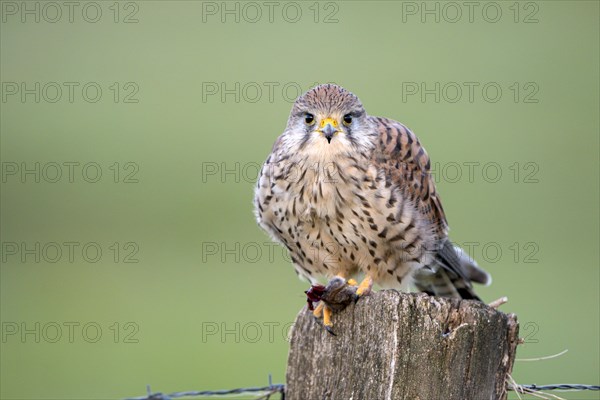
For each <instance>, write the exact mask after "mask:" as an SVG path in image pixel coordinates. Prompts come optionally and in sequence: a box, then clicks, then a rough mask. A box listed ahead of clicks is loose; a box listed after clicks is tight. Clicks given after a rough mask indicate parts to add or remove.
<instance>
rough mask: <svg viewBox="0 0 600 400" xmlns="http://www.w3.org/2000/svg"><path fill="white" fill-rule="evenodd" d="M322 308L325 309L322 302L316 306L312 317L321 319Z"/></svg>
mask: <svg viewBox="0 0 600 400" xmlns="http://www.w3.org/2000/svg"><path fill="white" fill-rule="evenodd" d="M323 307H325V304H324V303H323V302H320V303H319V304H318V305H317V307H315V309H314V311H313V315H314V316H315V318H321V315H322V314H323Z"/></svg>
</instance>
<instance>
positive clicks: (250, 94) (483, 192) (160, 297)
mask: <svg viewBox="0 0 600 400" xmlns="http://www.w3.org/2000/svg"><path fill="white" fill-rule="evenodd" d="M35 4H36V2H24V3H21V2H6V1H3V2H2V13H3V14H2V18H3V19H2V25H1V30H0V34H1V41H0V45H1V81H2V83H3V87H2V95H3V99H2V103H0V106H1V114H0V120H1V125H0V128H1V139H2V142H1V158H2V162H3V164H2V168H3V177H2V178H3V179H2V192H1V201H2V204H1V220H2V221H1V235H2V238H1V239H2V266H1V309H0V310H1V320H2V323H3V325H2V329H3V338H2V342H1V354H0V355H1V364H0V365H1V382H0V386H1V392H0V395H1V397H2V399H112V398H122V397H126V396H134V395H143V394H144V393H145V385H146V384H150V385H151V386H152V389H153V390H155V391H162V392H165V393H167V392H171V391H180V390H192V389H197V390H200V389H219V388H234V387H243V386H255V385H265V384H266V383H267V377H268V374H269V373H271V374H272V376H273V381H274V382H284V381H285V364H286V357H287V351H288V342H287V341H286V331H287V328H288V327H289V325H290V323H291V322H293V320H294V318H295V316H296V313H297V312H298V311H299V310H300V308H301V307H302V306H303V305H304V302H305V300H304V297H303V293H302V291H303V290H305V289H306V287H307V285H306V284H305V283H302V282H300V281H298V280H297V278H296V275H295V274H294V272H293V269H292V268H291V267H290V265H289V261H288V260H287V257H286V256H285V254H284V253H283V250H282V249H281V248H280V247H269V244H268V243H269V239H268V237H267V236H266V235H265V234H264V233H263V232H262V231H260V230H259V228H258V227H257V226H256V224H255V221H254V217H253V213H252V197H253V181H254V178H255V176H256V168H257V165H259V164H260V163H262V161H263V160H264V159H265V158H266V155H267V154H268V153H269V151H270V148H271V145H272V143H273V142H274V140H275V138H276V137H277V136H278V135H279V134H280V133H281V132H282V130H283V129H284V127H285V124H286V120H287V116H288V113H289V110H290V108H291V103H292V101H293V97H295V95H296V94H297V90H298V89H299V88H301V90H306V89H308V88H310V87H311V86H312V85H313V84H314V83H315V82H335V83H338V84H341V85H343V86H344V87H346V88H347V89H349V90H351V91H353V92H354V93H356V94H357V95H358V96H359V97H360V98H361V100H362V101H363V103H364V105H365V107H366V109H367V111H368V112H369V113H370V114H372V115H379V116H386V117H389V118H393V119H397V120H400V121H402V122H403V123H405V124H406V125H408V126H409V127H411V128H412V129H413V130H414V131H415V132H416V133H417V135H419V137H420V139H421V141H422V142H423V143H424V145H425V147H426V148H427V150H428V152H429V154H430V156H431V157H432V160H433V162H434V167H435V168H436V178H437V180H438V189H439V191H440V192H441V195H442V199H443V201H444V207H445V209H446V213H447V215H448V219H449V222H450V225H451V227H452V232H451V236H452V239H453V240H455V241H456V242H458V243H462V244H465V243H467V244H468V243H469V242H475V243H476V245H473V246H472V251H471V253H472V255H473V256H474V257H475V258H476V259H477V260H478V261H479V263H480V264H481V265H482V266H484V267H485V268H486V269H487V270H488V271H490V272H491V274H492V275H493V277H494V282H493V284H492V286H490V287H485V288H480V289H479V293H480V294H481V296H482V297H483V298H484V299H486V300H489V301H491V300H494V299H496V298H498V297H500V296H504V295H506V296H508V297H509V298H510V302H509V303H508V304H507V305H505V306H503V310H504V311H505V312H514V313H516V314H518V316H519V320H520V321H521V323H522V336H524V337H526V344H525V345H523V346H521V347H519V351H518V357H519V358H534V357H540V356H547V355H551V354H555V353H558V352H561V351H562V350H564V349H568V350H569V351H568V353H566V354H565V355H563V356H561V357H559V358H556V359H551V360H546V361H539V362H526V361H517V362H516V365H515V368H514V378H515V379H516V381H517V382H519V383H537V384H544V383H562V382H573V383H588V384H598V382H599V381H600V378H599V358H600V354H599V340H598V338H599V313H600V310H599V303H600V301H599V284H600V281H599V257H598V242H599V214H598V204H599V183H598V182H599V173H598V170H599V155H598V148H599V143H598V137H599V135H598V130H599V112H598V110H599V91H598V87H599V78H598V71H599V47H600V46H599V6H598V4H599V3H598V2H596V1H575V2H567V1H541V2H525V3H516V5H515V3H514V2H499V3H494V4H496V5H497V7H496V6H493V5H492V6H488V5H487V3H486V2H483V3H476V6H475V8H474V10H473V17H472V22H471V21H469V10H468V8H466V7H464V6H460V7H461V16H457V14H456V7H455V6H452V5H450V6H448V4H447V3H443V2H439V3H436V2H428V3H427V4H426V5H425V3H421V2H404V3H402V2H397V3H395V2H391V1H384V2H377V1H369V2H367V1H349V2H321V3H316V4H315V3H314V2H306V3H293V4H290V3H289V2H278V3H276V5H275V6H274V7H275V8H274V9H273V14H272V20H271V21H270V20H269V19H270V18H271V17H270V16H269V8H268V6H266V5H264V3H262V2H259V3H252V4H250V5H248V3H236V2H227V3H222V2H215V3H213V2H204V3H202V2H194V1H173V2H171V1H140V2H130V3H126V2H123V3H114V2H112V1H110V2H98V3H97V4H98V5H99V8H100V10H101V12H102V15H101V17H100V18H99V21H98V22H95V23H93V22H88V21H86V19H85V18H87V19H88V20H90V21H91V20H94V19H95V18H96V16H95V15H96V8H95V6H88V5H87V3H86V2H82V3H76V4H78V5H77V6H76V8H74V11H73V21H72V22H70V21H69V18H70V17H69V12H68V8H67V7H66V6H64V5H63V6H61V8H62V17H61V18H58V17H57V14H56V9H55V8H52V6H46V5H45V3H44V2H38V3H37V4H38V5H37V6H36V5H35ZM58 4H59V5H60V4H62V3H58ZM255 4H258V5H259V7H260V10H261V13H262V15H261V16H260V17H257V14H256V7H255V6H254V5H255ZM436 4H437V5H436ZM454 4H459V5H460V4H462V3H454ZM15 7H16V9H15ZM24 7H28V9H33V10H34V11H33V12H34V14H31V15H30V14H26V13H25V14H24V18H25V22H23V21H22V20H21V18H22V14H21V13H22V11H23V8H24ZM35 7H39V9H38V10H39V14H38V15H39V18H40V20H39V22H36V21H35V18H36V15H35V13H36V11H35ZM225 7H226V8H227V9H229V10H234V11H233V14H227V13H224V14H223V10H224V8H225ZM425 7H427V9H431V10H435V9H436V8H435V7H437V9H438V10H439V11H438V12H439V16H438V17H437V18H439V21H436V15H435V14H427V13H424V11H425ZM452 7H454V8H452ZM490 7H491V8H490ZM298 8H299V9H300V11H301V13H302V14H301V15H300V16H299V17H297V14H296V13H297V10H298ZM497 8H499V9H500V11H501V12H502V14H501V16H500V18H497V17H496V11H497ZM84 9H85V10H84ZM484 9H485V11H484ZM15 10H16V11H15ZM235 10H238V11H237V12H236V11H235ZM317 10H318V13H317ZM117 11H118V12H117ZM434 12H435V11H434ZM236 13H237V16H236ZM84 17H85V18H84ZM222 18H224V19H225V21H224V22H223V21H222ZM236 18H238V19H239V22H236ZM423 18H424V21H423V20H422V19H423ZM54 19H58V20H57V21H56V22H51V21H52V20H54ZM135 19H137V22H135V21H134V20H135ZM296 19H298V21H297V22H293V21H294V20H296ZM495 19H498V21H497V22H492V21H493V20H495ZM115 20H116V21H117V22H115ZM125 20H126V21H128V23H126V22H125ZM255 20H256V21H255ZM315 20H316V21H317V22H315ZM253 21H254V22H253ZM336 21H337V22H336ZM36 82H39V83H40V89H39V90H38V91H37V93H38V95H39V97H40V99H39V102H36V101H35V100H36V99H35V96H36V94H35V93H33V94H27V95H25V97H24V98H22V97H21V89H22V88H21V83H25V85H26V88H29V89H33V91H34V92H35V91H36V89H35V84H36ZM49 82H55V83H56V84H49V85H48V83H49ZM65 82H75V83H76V84H78V85H79V86H73V87H74V91H73V98H72V100H73V101H72V102H71V101H70V100H69V91H68V88H67V86H66V85H71V84H66V85H65ZM90 82H94V83H95V84H91V85H88V86H90V87H91V89H90V88H88V89H89V90H88V91H87V92H86V94H85V95H87V96H88V97H87V98H85V97H84V94H82V88H83V86H84V85H86V84H87V83H90ZM436 82H439V85H440V86H439V87H440V89H439V90H438V91H437V93H438V95H439V97H440V98H439V101H436V98H435V94H431V93H430V94H427V95H425V97H424V98H422V97H421V94H422V92H421V89H422V88H421V86H420V85H421V83H425V85H426V87H425V88H424V89H427V88H429V89H432V88H433V89H434V92H435V91H436V90H435V85H436ZM465 82H474V83H473V85H476V86H474V88H475V89H474V97H473V98H472V101H471V99H469V96H468V94H469V93H468V90H467V86H465ZM75 83H74V84H72V85H75ZM222 83H223V84H225V85H226V86H225V87H224V89H226V90H231V91H230V92H228V93H229V94H225V96H224V98H222V96H221V95H222V89H223V87H222V86H221V84H222ZM236 83H237V84H238V85H239V90H237V91H236ZM115 84H116V85H115ZM486 84H488V86H487V88H488V89H489V90H488V89H486V90H488V91H487V92H486V93H482V88H483V87H484V85H486ZM515 84H516V85H515ZM57 86H60V87H61V88H62V97H61V98H59V99H58V100H57V101H56V102H54V103H53V102H51V101H53V99H54V98H55V97H56V93H57V92H56V87H57ZM97 86H99V87H100V88H101V89H102V95H101V96H100V97H99V98H98V101H97V102H91V98H93V97H94V96H95V93H94V90H95V89H94V88H95V87H97ZM456 86H459V87H461V88H462V94H461V95H460V96H458V98H457V94H456V91H455V90H456ZM257 87H259V88H260V89H261V92H260V93H258V92H257V91H256V88H257ZM269 87H272V88H273V91H272V93H269ZM496 87H500V88H501V90H502V95H501V96H500V97H499V98H498V99H497V101H495V102H493V101H492V99H493V98H494V97H495V96H496V95H495V92H494V90H495V88H496ZM284 88H285V90H284ZM415 88H418V90H419V92H418V93H416V94H414V95H411V94H410V93H411V92H410V90H413V91H414V89H415ZM517 88H518V91H517ZM15 91H18V92H17V93H16V94H12V93H13V92H15ZM214 92H217V93H214ZM236 96H238V97H239V98H236ZM486 96H487V97H486ZM86 99H87V100H86ZM454 100H456V101H454ZM65 162H77V163H79V165H78V166H74V167H73V168H74V169H73V171H74V175H73V179H72V180H73V182H69V177H68V172H69V168H68V167H67V166H64V165H63V166H62V167H61V172H62V177H61V179H59V180H58V182H55V183H53V182H51V181H52V180H56V179H54V176H55V174H56V168H55V167H56V164H54V163H57V164H59V165H61V164H63V163H65ZM436 162H437V163H438V164H436ZM22 163H25V164H22ZM35 163H39V171H40V181H39V182H36V181H35V180H36V179H35V178H36V177H35V175H34V174H26V175H25V176H24V177H23V176H22V175H21V172H22V170H23V167H25V168H30V169H31V168H35ZM88 163H97V164H90V165H91V167H89V165H88V166H87V167H86V168H87V169H86V170H85V176H83V175H82V174H83V172H82V167H83V166H84V165H85V164H88ZM115 163H118V164H115ZM465 163H479V164H473V165H474V167H473V168H474V175H473V176H472V177H469V175H468V172H469V170H468V165H469V164H465ZM515 163H517V164H515ZM436 165H437V167H436ZM457 165H458V166H460V170H457V169H456V166H457ZM486 165H491V167H486V168H487V169H486V170H485V171H484V168H483V167H484V166H486ZM94 166H95V167H94ZM15 168H16V170H15ZM90 168H91V169H90ZM490 168H491V169H490ZM97 169H100V171H101V172H102V176H101V177H100V178H99V179H98V181H97V182H95V183H91V182H88V181H86V179H87V180H94V176H95V174H96V170H97ZM497 170H499V171H500V172H501V173H502V176H501V177H500V178H499V179H498V180H497V181H496V182H494V181H495V180H496V178H495V177H496V171H497ZM15 171H16V172H15ZM115 171H119V174H116V173H115ZM457 171H458V172H457ZM517 171H518V174H517ZM13 172H14V174H13ZM457 173H460V174H461V175H459V176H458V177H457V175H456V174H457ZM471 178H472V179H471ZM132 180H134V181H135V180H137V183H136V182H132ZM115 181H117V182H115ZM65 242H76V243H78V247H75V251H74V254H73V259H72V260H70V259H69V255H68V248H67V247H65V246H66V245H64V244H63V243H65ZM36 243H40V245H39V246H40V250H39V251H37V252H36V251H35V244H36ZM48 243H58V246H59V247H61V250H62V251H63V253H62V255H61V256H57V255H56V253H55V251H56V247H53V245H52V244H48ZM86 243H92V245H88V247H87V250H89V252H87V253H86V256H87V257H88V259H87V260H86V259H85V258H84V256H83V255H82V247H83V246H84V245H85V244H86ZM115 243H116V245H115ZM515 243H516V244H515ZM98 247H99V248H100V249H101V250H102V255H101V257H99V260H98V261H97V262H92V261H94V260H91V261H88V260H90V258H91V259H93V258H95V257H96V256H95V254H94V249H95V248H98ZM28 248H33V249H34V253H35V254H28V253H27V249H28ZM117 248H119V249H120V251H119V252H118V253H117V251H116V249H117ZM90 249H91V250H90ZM498 249H500V250H501V251H502V254H501V255H499V254H496V253H495V252H496V251H497V250H498ZM517 249H519V250H517ZM13 253H16V254H13ZM22 253H24V254H22ZM132 253H135V254H132ZM36 255H39V256H40V260H39V262H36V260H35V256H36ZM127 255H130V256H131V257H129V258H127V257H126V256H127ZM22 256H24V257H25V260H22V258H21V257H22ZM55 258H58V260H57V261H56V262H51V261H53V260H54V259H55ZM135 260H137V261H138V262H137V263H132V262H126V261H135ZM71 261H72V262H71ZM36 323H38V324H39V325H37V326H38V328H36ZM128 323H130V324H128ZM69 324H73V325H72V326H73V332H72V337H71V338H69V329H68V326H69ZM77 324H78V325H77ZM86 324H87V325H86ZM57 325H58V326H59V327H61V333H62V336H61V337H60V338H57V339H56V338H55V337H56V327H57ZM84 326H85V327H86V329H85V332H84V331H83V329H82V328H83V327H84ZM98 327H100V329H102V332H101V334H100V335H98V334H97V332H96V329H97V328H98ZM23 329H29V330H30V331H33V332H34V333H28V334H25V335H24V336H22V333H23ZM36 331H37V333H38V334H39V343H37V342H36V334H35V332H36ZM13 332H14V334H13ZM117 333H118V335H117ZM222 333H224V334H225V335H224V337H222V335H221V334H222ZM94 340H97V341H95V342H94ZM53 341H56V342H55V343H52V342H53ZM558 394H559V395H560V396H562V397H564V398H567V399H593V398H598V394H597V393H558Z"/></svg>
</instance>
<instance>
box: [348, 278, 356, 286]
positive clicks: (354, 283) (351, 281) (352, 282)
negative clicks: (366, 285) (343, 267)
mask: <svg viewBox="0 0 600 400" xmlns="http://www.w3.org/2000/svg"><path fill="white" fill-rule="evenodd" d="M348 285H350V286H356V285H358V282H356V281H355V280H354V279H352V278H350V279H348Z"/></svg>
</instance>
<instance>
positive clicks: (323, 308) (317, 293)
mask: <svg viewBox="0 0 600 400" xmlns="http://www.w3.org/2000/svg"><path fill="white" fill-rule="evenodd" d="M358 288H359V286H357V282H356V281H355V280H354V279H349V280H348V281H346V279H344V278H343V277H341V276H336V277H334V278H333V279H331V280H330V281H329V283H328V284H327V286H323V285H318V284H317V285H312V286H311V287H310V289H308V290H307V291H305V292H304V293H306V301H307V302H308V308H309V309H310V310H312V311H313V316H314V317H315V318H316V319H317V320H319V319H321V318H323V327H324V328H325V330H327V332H329V333H331V334H332V335H335V333H334V332H333V322H332V320H331V319H332V315H333V312H334V311H336V312H337V311H341V310H343V309H344V308H346V307H347V306H348V305H349V304H351V303H352V301H353V299H354V298H355V296H356V292H357V290H358Z"/></svg>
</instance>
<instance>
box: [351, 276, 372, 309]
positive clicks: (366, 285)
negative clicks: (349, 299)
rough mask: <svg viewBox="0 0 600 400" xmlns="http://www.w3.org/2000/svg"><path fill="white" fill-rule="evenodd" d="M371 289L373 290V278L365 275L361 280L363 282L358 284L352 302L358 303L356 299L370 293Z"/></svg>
mask: <svg viewBox="0 0 600 400" xmlns="http://www.w3.org/2000/svg"><path fill="white" fill-rule="evenodd" d="M372 288H373V278H371V277H370V276H369V275H367V276H366V277H365V279H363V281H362V282H361V283H360V285H358V288H357V289H356V293H355V294H354V302H355V303H356V302H357V301H358V299H360V298H361V297H363V296H366V295H368V294H369V293H371V289H372Z"/></svg>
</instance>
